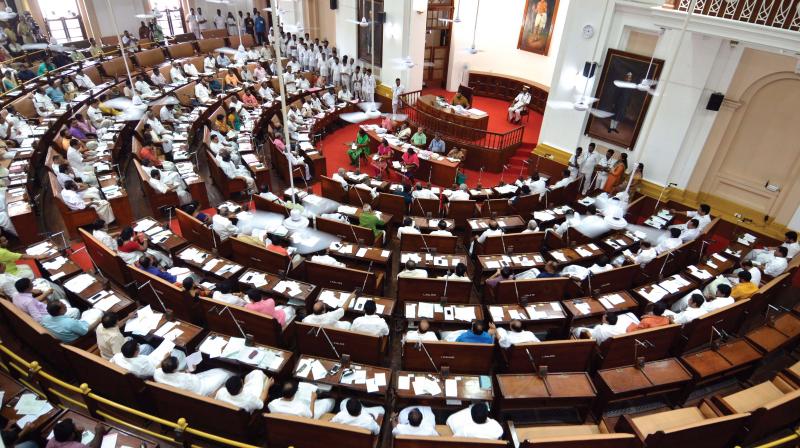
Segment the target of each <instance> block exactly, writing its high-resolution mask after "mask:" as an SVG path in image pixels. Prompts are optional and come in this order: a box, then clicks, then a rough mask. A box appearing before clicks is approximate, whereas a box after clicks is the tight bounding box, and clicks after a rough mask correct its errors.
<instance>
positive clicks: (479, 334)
mask: <svg viewBox="0 0 800 448" xmlns="http://www.w3.org/2000/svg"><path fill="white" fill-rule="evenodd" d="M496 331H497V330H496V328H495V326H494V322H490V323H489V331H486V330H485V327H484V324H483V322H481V321H479V320H474V321H472V329H471V330H470V331H465V332H464V333H462V334H461V335H459V336H458V338H456V342H465V343H469V344H494V335H495V332H496Z"/></svg>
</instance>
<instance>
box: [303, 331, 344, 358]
mask: <svg viewBox="0 0 800 448" xmlns="http://www.w3.org/2000/svg"><path fill="white" fill-rule="evenodd" d="M313 331H314V329H313V328H312V329H311V331H309V334H311V332H313ZM320 333H322V335H323V336H325V340H326V341H327V342H328V346H330V348H331V350H333V353H334V354H335V355H336V359H341V358H342V356H341V355H339V351H338V350H336V346H335V345H333V341H331V338H330V336H328V332H327V331H325V327H323V326H322V324H319V325H318V326H317V328H316V334H314V337H315V338H318V337H319V334H320Z"/></svg>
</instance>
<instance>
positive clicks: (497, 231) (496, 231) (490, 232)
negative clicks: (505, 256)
mask: <svg viewBox="0 0 800 448" xmlns="http://www.w3.org/2000/svg"><path fill="white" fill-rule="evenodd" d="M502 234H503V229H501V228H500V225H499V224H497V221H495V220H494V219H492V220H491V221H489V228H488V229H486V230H484V231H483V233H481V234H480V235H479V236H477V237H475V240H474V241H472V244H470V246H469V252H470V253H474V250H475V243H476V242H477V243H478V244H483V243H485V242H486V238H489V237H490V236H497V235H502Z"/></svg>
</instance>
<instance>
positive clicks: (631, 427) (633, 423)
mask: <svg viewBox="0 0 800 448" xmlns="http://www.w3.org/2000/svg"><path fill="white" fill-rule="evenodd" d="M748 416H749V414H733V415H720V414H719V413H718V412H717V411H716V410H715V409H714V407H713V406H712V405H711V404H710V403H709V402H708V401H707V400H703V401H702V402H701V403H699V404H698V405H696V406H691V407H687V408H682V409H675V410H671V411H664V412H657V413H654V414H648V415H643V416H632V415H623V416H622V418H620V419H619V421H618V422H617V425H616V427H615V428H614V431H615V432H618V433H619V432H624V433H631V434H634V435H636V437H637V438H638V439H639V443H640V446H642V445H643V446H646V447H647V448H674V447H678V446H679V447H682V448H727V447H730V446H733V440H734V438H735V437H736V435H737V434H738V430H739V428H741V425H742V424H744V421H745V419H746V418H747V417H748Z"/></svg>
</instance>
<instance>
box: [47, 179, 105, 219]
mask: <svg viewBox="0 0 800 448" xmlns="http://www.w3.org/2000/svg"><path fill="white" fill-rule="evenodd" d="M61 199H62V200H63V201H64V204H65V205H66V206H67V208H69V209H70V210H83V209H85V208H86V205H87V203H86V202H84V200H83V198H82V197H81V195H80V194H79V193H78V186H77V185H76V184H75V182H73V181H67V182H66V184H65V185H64V188H63V189H62V190H61ZM88 205H89V206H90V207H92V208H93V209H94V210H95V211H96V212H97V216H99V217H100V218H101V219H102V220H103V221H105V222H108V223H111V222H114V221H115V220H116V219H117V218H116V217H115V216H114V211H113V210H112V209H111V204H109V203H108V201H106V200H105V199H91V201H90V202H89V203H88Z"/></svg>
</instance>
